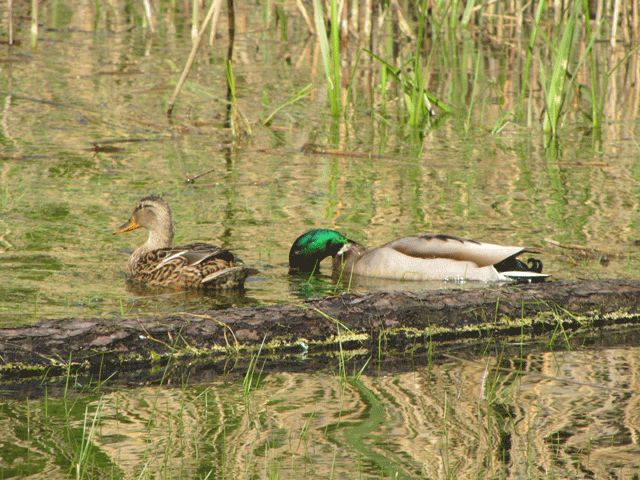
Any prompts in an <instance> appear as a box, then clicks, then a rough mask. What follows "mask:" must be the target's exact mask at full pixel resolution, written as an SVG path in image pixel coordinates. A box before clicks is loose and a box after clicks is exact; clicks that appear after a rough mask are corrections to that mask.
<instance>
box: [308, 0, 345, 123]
mask: <svg viewBox="0 0 640 480" xmlns="http://www.w3.org/2000/svg"><path fill="white" fill-rule="evenodd" d="M330 1H331V5H330V10H331V13H330V20H331V31H330V36H328V35H327V29H326V28H325V24H324V13H323V9H322V4H321V3H320V0H313V18H314V22H315V27H316V32H317V35H318V41H319V42H320V53H321V56H322V65H323V66H324V72H325V77H326V79H327V85H328V96H329V106H330V109H331V114H332V115H333V116H334V117H338V116H339V115H340V113H341V112H342V102H341V98H340V31H339V28H340V22H339V17H338V2H337V0H330Z"/></svg>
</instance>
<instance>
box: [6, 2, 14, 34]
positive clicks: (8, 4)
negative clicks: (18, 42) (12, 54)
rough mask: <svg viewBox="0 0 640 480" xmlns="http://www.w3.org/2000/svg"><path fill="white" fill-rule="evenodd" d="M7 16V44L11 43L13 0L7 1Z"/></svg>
mask: <svg viewBox="0 0 640 480" xmlns="http://www.w3.org/2000/svg"><path fill="white" fill-rule="evenodd" d="M7 16H8V17H9V18H8V22H9V26H8V30H9V45H13V0H8V2H7Z"/></svg>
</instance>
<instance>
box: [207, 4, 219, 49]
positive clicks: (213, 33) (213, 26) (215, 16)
mask: <svg viewBox="0 0 640 480" xmlns="http://www.w3.org/2000/svg"><path fill="white" fill-rule="evenodd" d="M220 11H221V9H217V10H216V11H215V12H213V19H212V20H211V31H210V32H209V46H210V47H212V46H213V42H214V40H215V38H216V30H217V28H218V19H219V18H220Z"/></svg>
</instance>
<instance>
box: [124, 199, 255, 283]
mask: <svg viewBox="0 0 640 480" xmlns="http://www.w3.org/2000/svg"><path fill="white" fill-rule="evenodd" d="M140 227H144V228H146V229H147V230H149V238H148V239H147V241H146V243H145V244H144V245H142V246H141V247H138V248H137V249H136V250H135V251H134V252H133V253H132V254H131V256H130V257H129V261H128V262H127V270H128V272H129V278H130V279H131V280H134V281H136V282H139V283H144V284H147V285H156V286H161V287H177V288H212V289H229V288H243V287H244V281H245V280H246V278H247V277H248V276H249V275H253V274H255V273H257V270H255V269H253V268H248V267H245V266H244V265H242V263H240V262H239V261H238V260H237V259H236V257H235V256H234V255H233V253H231V252H230V251H228V250H223V249H221V248H219V247H216V246H215V245H209V244H207V243H190V244H188V245H180V246H176V247H172V246H171V241H172V240H173V220H172V218H171V209H170V208H169V205H168V204H167V202H165V201H164V200H163V199H162V198H161V197H158V196H155V195H152V196H150V197H145V198H143V199H142V200H140V203H139V204H138V206H137V207H136V208H135V209H134V210H133V214H132V215H131V218H130V219H129V221H128V222H126V223H124V224H123V225H121V226H120V227H119V228H118V230H116V232H115V233H124V232H129V231H131V230H135V229H137V228H140Z"/></svg>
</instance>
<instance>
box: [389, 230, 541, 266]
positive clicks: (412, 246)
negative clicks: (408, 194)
mask: <svg viewBox="0 0 640 480" xmlns="http://www.w3.org/2000/svg"><path fill="white" fill-rule="evenodd" d="M385 247H386V248H392V249H394V250H396V251H398V252H400V253H402V254H404V255H407V256H409V257H416V258H422V259H428V258H443V259H451V260H458V261H467V262H473V263H475V264H476V265H478V266H479V267H487V266H491V265H495V264H497V263H500V262H502V261H504V260H506V259H508V258H511V257H515V256H517V255H519V254H520V253H522V252H532V253H537V252H536V250H532V249H529V248H525V247H514V246H504V245H496V244H493V243H483V242H478V241H476V240H470V239H466V238H460V237H454V236H452V235H444V234H435V235H434V234H424V235H416V236H410V237H403V238H399V239H397V240H394V241H392V242H389V243H387V244H386V245H384V246H383V247H381V248H385Z"/></svg>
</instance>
